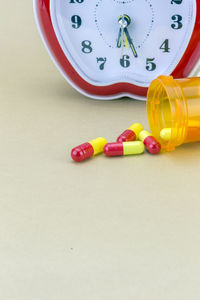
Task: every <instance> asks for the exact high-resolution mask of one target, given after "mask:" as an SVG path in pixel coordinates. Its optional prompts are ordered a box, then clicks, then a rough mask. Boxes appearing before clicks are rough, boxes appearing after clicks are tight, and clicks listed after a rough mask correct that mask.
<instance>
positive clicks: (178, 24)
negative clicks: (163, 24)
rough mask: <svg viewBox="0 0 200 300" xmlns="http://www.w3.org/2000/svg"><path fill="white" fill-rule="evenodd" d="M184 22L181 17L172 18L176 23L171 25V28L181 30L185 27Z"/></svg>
mask: <svg viewBox="0 0 200 300" xmlns="http://www.w3.org/2000/svg"><path fill="white" fill-rule="evenodd" d="M182 20H183V18H182V17H181V16H180V15H174V16H172V21H174V23H173V24H172V25H171V27H172V28H173V29H176V30H178V29H181V28H182V27H183V23H182Z"/></svg>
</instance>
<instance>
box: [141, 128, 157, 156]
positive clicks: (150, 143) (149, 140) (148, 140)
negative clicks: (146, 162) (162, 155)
mask: <svg viewBox="0 0 200 300" xmlns="http://www.w3.org/2000/svg"><path fill="white" fill-rule="evenodd" d="M139 140H140V141H142V142H143V143H144V145H145V146H146V148H147V150H148V151H149V153H151V154H158V153H159V152H160V150H161V145H160V144H159V142H158V141H157V140H156V139H155V138H154V137H153V136H152V134H151V133H150V132H148V131H146V130H143V131H141V132H140V134H139Z"/></svg>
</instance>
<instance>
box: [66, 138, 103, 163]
mask: <svg viewBox="0 0 200 300" xmlns="http://www.w3.org/2000/svg"><path fill="white" fill-rule="evenodd" d="M106 144H107V141H106V139H104V138H102V137H99V138H96V139H94V140H92V141H90V142H88V143H84V144H81V145H79V146H77V147H75V148H73V149H72V151H71V157H72V159H73V160H74V161H76V162H81V161H83V160H86V159H88V158H90V157H92V156H95V155H97V154H100V153H102V152H103V149H104V146H105V145H106Z"/></svg>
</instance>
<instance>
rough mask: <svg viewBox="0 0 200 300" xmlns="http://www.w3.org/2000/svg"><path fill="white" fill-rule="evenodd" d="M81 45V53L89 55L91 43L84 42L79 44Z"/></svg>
mask: <svg viewBox="0 0 200 300" xmlns="http://www.w3.org/2000/svg"><path fill="white" fill-rule="evenodd" d="M81 45H82V52H83V53H85V54H89V53H91V52H92V47H91V45H92V42H90V41H87V40H86V41H83V42H82V43H81Z"/></svg>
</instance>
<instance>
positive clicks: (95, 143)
mask: <svg viewBox="0 0 200 300" xmlns="http://www.w3.org/2000/svg"><path fill="white" fill-rule="evenodd" d="M89 144H90V145H92V147H93V149H94V154H93V155H97V154H100V153H102V152H103V148H104V146H105V145H106V144H107V141H106V139H104V138H103V137H99V138H97V139H95V140H92V141H90V142H89Z"/></svg>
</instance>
